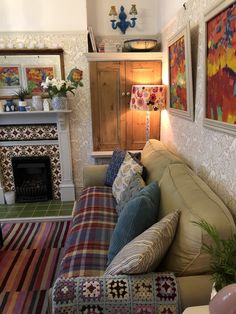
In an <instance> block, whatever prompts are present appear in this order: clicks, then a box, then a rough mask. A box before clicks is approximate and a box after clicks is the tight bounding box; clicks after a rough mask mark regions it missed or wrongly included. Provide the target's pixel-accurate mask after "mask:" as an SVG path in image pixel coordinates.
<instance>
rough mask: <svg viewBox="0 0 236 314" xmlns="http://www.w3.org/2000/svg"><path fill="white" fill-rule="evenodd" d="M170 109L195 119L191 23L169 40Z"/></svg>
mask: <svg viewBox="0 0 236 314" xmlns="http://www.w3.org/2000/svg"><path fill="white" fill-rule="evenodd" d="M168 59H169V60H168V61H169V111H170V112H171V113H173V114H175V115H179V116H181V117H183V118H186V119H189V120H193V96H192V67H191V48H190V29H189V24H187V25H186V26H185V27H184V28H182V29H181V30H180V31H179V32H178V33H177V34H175V35H174V36H173V37H171V38H170V39H169V40H168Z"/></svg>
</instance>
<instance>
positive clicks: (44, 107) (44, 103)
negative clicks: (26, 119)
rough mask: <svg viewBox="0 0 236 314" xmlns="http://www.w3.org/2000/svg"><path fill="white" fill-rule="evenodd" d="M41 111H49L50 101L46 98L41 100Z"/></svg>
mask: <svg viewBox="0 0 236 314" xmlns="http://www.w3.org/2000/svg"><path fill="white" fill-rule="evenodd" d="M43 111H50V101H49V99H47V98H45V99H44V101H43Z"/></svg>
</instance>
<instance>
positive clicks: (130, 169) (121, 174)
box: [112, 152, 143, 203]
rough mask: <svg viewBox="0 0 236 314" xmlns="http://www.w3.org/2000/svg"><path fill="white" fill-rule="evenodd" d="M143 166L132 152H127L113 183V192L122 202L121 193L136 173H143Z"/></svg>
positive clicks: (118, 200) (117, 199)
mask: <svg viewBox="0 0 236 314" xmlns="http://www.w3.org/2000/svg"><path fill="white" fill-rule="evenodd" d="M142 171H143V166H141V165H140V164H138V163H137V161H135V160H134V159H133V158H132V157H131V156H130V154H129V153H128V152H127V153H126V155H125V159H124V161H123V162H122V164H121V166H120V169H119V171H118V174H117V176H116V178H115V181H114V182H113V185H112V193H113V195H114V197H115V199H116V201H117V203H118V202H120V200H121V194H122V193H123V192H124V191H125V189H126V188H127V186H128V184H129V182H130V179H131V177H132V175H133V174H134V173H140V174H141V173H142Z"/></svg>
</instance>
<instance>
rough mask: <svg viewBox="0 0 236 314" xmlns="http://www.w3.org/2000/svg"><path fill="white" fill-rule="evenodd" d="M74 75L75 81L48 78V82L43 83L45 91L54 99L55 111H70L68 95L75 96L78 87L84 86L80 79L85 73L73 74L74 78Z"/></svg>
mask: <svg viewBox="0 0 236 314" xmlns="http://www.w3.org/2000/svg"><path fill="white" fill-rule="evenodd" d="M74 70H75V69H74ZM79 71H80V70H79ZM73 74H74V79H73V81H71V80H57V79H56V78H50V77H47V78H46V81H45V82H42V83H41V86H42V87H43V89H44V90H45V91H47V92H48V95H49V97H50V98H51V99H52V107H53V109H54V110H65V109H68V108H67V93H68V92H70V93H72V94H73V95H74V94H75V93H74V90H75V89H76V88H77V87H78V85H79V86H83V83H82V82H81V81H80V79H79V78H82V74H83V72H82V71H80V72H78V71H77V72H72V74H71V75H72V77H73ZM75 74H76V75H75ZM78 74H79V75H78Z"/></svg>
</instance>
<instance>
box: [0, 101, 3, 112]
mask: <svg viewBox="0 0 236 314" xmlns="http://www.w3.org/2000/svg"><path fill="white" fill-rule="evenodd" d="M0 112H4V105H3V103H2V102H1V101H0Z"/></svg>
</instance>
